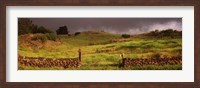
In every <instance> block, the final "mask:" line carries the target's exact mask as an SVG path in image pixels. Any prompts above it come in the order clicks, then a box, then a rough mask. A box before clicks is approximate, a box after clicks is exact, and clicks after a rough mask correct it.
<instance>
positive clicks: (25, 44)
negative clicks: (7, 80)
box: [18, 31, 182, 70]
mask: <svg viewBox="0 0 200 88" xmlns="http://www.w3.org/2000/svg"><path fill="white" fill-rule="evenodd" d="M156 33H157V32H156ZM36 35H38V34H26V35H20V36H19V39H18V43H19V44H18V54H19V55H22V56H28V57H45V58H74V57H78V49H79V48H81V49H82V54H83V56H82V61H83V62H82V63H83V65H82V67H81V68H78V69H85V70H98V69H101V70H104V69H110V70H114V69H181V67H182V66H181V65H176V66H142V67H131V68H119V67H118V63H119V60H121V57H120V54H122V53H124V55H125V56H124V57H131V58H150V57H153V56H155V54H159V55H160V56H161V57H172V56H181V55H182V37H181V35H175V36H173V37H165V36H164V37H157V36H155V35H153V34H140V35H133V36H130V37H129V38H123V37H122V36H121V35H120V34H110V33H106V32H93V31H86V32H80V33H78V34H76V35H57V38H56V39H55V41H52V40H46V41H45V42H43V41H40V40H33V39H32V38H34V36H36ZM40 35H45V34H40ZM19 68H20V69H64V68H59V67H55V68H37V67H19ZM68 69H76V68H68Z"/></svg>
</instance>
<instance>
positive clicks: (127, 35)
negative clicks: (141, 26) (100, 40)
mask: <svg viewBox="0 0 200 88" xmlns="http://www.w3.org/2000/svg"><path fill="white" fill-rule="evenodd" d="M122 37H123V38H130V37H131V36H130V35H129V34H122Z"/></svg>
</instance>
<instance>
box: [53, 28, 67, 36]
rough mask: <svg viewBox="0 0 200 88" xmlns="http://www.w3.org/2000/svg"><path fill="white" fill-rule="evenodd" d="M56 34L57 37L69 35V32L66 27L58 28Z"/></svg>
mask: <svg viewBox="0 0 200 88" xmlns="http://www.w3.org/2000/svg"><path fill="white" fill-rule="evenodd" d="M56 33H57V35H59V34H69V31H68V28H67V26H62V27H59V29H58V30H56Z"/></svg>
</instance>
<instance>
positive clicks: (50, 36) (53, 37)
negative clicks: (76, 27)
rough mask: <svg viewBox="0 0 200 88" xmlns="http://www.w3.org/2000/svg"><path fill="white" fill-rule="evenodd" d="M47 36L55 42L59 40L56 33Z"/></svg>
mask: <svg viewBox="0 0 200 88" xmlns="http://www.w3.org/2000/svg"><path fill="white" fill-rule="evenodd" d="M45 36H46V38H47V39H48V40H53V41H56V38H57V36H56V34H55V33H47V34H45Z"/></svg>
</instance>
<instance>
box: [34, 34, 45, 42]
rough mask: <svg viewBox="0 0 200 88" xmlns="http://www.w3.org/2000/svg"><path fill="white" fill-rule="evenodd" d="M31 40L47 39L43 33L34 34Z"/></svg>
mask: <svg viewBox="0 0 200 88" xmlns="http://www.w3.org/2000/svg"><path fill="white" fill-rule="evenodd" d="M32 40H39V41H42V42H45V41H47V37H46V36H44V35H35V36H34V37H33V38H32Z"/></svg>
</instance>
